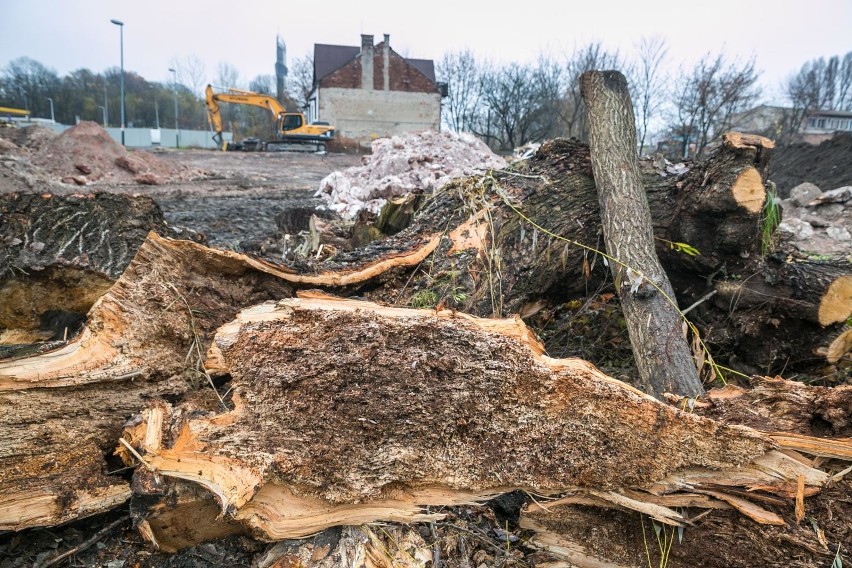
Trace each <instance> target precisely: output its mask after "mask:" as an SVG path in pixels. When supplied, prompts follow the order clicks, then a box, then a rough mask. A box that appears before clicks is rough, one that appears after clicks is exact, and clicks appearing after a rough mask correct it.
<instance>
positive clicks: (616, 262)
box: [580, 71, 763, 396]
mask: <svg viewBox="0 0 852 568" xmlns="http://www.w3.org/2000/svg"><path fill="white" fill-rule="evenodd" d="M580 89H581V91H582V94H583V100H584V101H585V103H586V107H587V108H588V111H589V139H590V145H591V149H592V170H593V171H594V173H595V185H596V186H597V189H598V198H599V201H600V204H601V220H602V223H603V234H604V240H605V241H606V248H607V252H608V253H609V255H610V259H611V262H610V270H611V271H612V276H613V280H614V282H615V289H616V292H617V293H618V296H619V298H620V299H621V308H622V310H623V311H624V318H625V321H626V322H627V331H628V333H629V335H630V343H631V345H632V346H633V359H634V362H635V364H636V367H637V369H638V370H639V378H640V381H641V383H642V384H643V386H644V387H645V388H646V390H647V391H648V392H651V393H653V394H655V395H656V396H662V394H663V393H665V392H672V393H678V394H684V395H687V396H698V395H700V394H703V393H704V387H702V385H701V380H700V379H699V378H698V369H697V368H696V366H695V361H694V359H693V356H692V353H691V351H690V348H689V344H688V343H687V341H686V337H684V333H683V319H682V317H681V315H680V312H679V310H678V307H677V304H676V301H677V300H676V296H675V293H674V290H673V289H672V286H671V283H670V282H669V279H668V276H666V272H665V270H663V267H662V265H661V264H660V260H659V259H658V258H657V254H656V251H655V250H654V235H653V231H652V229H651V211H650V209H649V208H648V202H647V199H646V197H645V188H644V187H643V186H642V180H641V177H640V175H639V168H638V166H637V159H638V156H637V154H636V127H635V125H634V123H633V104H632V103H631V101H630V94H629V92H628V89H627V79H625V77H624V75H622V74H621V73H619V72H618V71H587V72H585V73H583V75H582V77H580ZM755 174H756V176H757V185H758V186H759V187H760V186H761V183H760V181H761V180H760V174H757V173H756V172H755ZM741 177H742V176H741ZM740 179H741V178H738V180H737V181H736V182H735V183H734V185H733V187H732V188H731V192H732V194H733V196H734V197H735V198H740V194H741V193H743V192H742V191H738V188H739V187H740V186H741V185H743V184H742V183H741V181H740ZM761 189H762V188H761ZM752 198H753V196H752V195H751V193H749V196H748V199H752ZM762 205H763V200H762V199H761V200H760V201H759V202H758V204H757V210H755V211H754V213H756V212H758V211H760V208H761V207H762Z"/></svg>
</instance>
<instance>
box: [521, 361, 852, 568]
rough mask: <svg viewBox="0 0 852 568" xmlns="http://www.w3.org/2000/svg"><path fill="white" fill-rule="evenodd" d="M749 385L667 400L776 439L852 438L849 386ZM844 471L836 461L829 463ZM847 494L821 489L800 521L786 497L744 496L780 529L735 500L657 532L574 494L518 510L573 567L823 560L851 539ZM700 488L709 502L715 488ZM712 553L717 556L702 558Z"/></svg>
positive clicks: (539, 538) (781, 566)
mask: <svg viewBox="0 0 852 568" xmlns="http://www.w3.org/2000/svg"><path fill="white" fill-rule="evenodd" d="M752 387H753V388H751V389H743V388H740V387H734V386H727V387H725V388H722V389H714V390H711V391H709V392H708V393H707V396H706V398H705V399H704V400H702V401H699V402H697V403H696V402H695V401H689V400H688V399H686V398H685V397H677V396H672V397H670V401H671V402H672V403H673V404H675V405H677V406H680V407H683V408H687V407H690V408H691V409H692V411H693V412H695V413H696V414H699V415H701V416H706V417H710V418H713V419H714V420H717V421H719V422H721V423H728V424H741V425H744V426H748V427H750V428H754V429H757V430H761V431H765V432H767V431H776V432H785V434H783V435H780V434H776V435H775V436H774V437H775V439H777V440H779V441H782V443H783V439H784V438H786V439H787V440H794V439H798V440H805V439H808V438H809V439H810V441H811V442H813V443H820V441H821V440H823V441H824V440H826V437H829V436H830V437H843V438H845V439H846V440H849V439H850V438H848V436H849V435H850V434H852V387H849V386H839V387H835V388H825V387H811V386H807V385H804V384H802V383H797V382H792V381H785V380H783V379H780V378H774V379H773V378H768V377H763V378H755V379H753V385H752ZM787 453H788V455H790V456H792V457H794V458H795V459H796V460H797V461H798V462H799V463H802V464H806V465H813V464H814V463H815V460H813V459H811V458H809V457H806V456H804V455H802V454H801V453H799V452H795V451H794V452H790V451H787ZM818 459H819V458H818ZM840 469H842V466H835V467H833V468H830V470H831V471H838V470H840ZM847 473H848V472H847ZM850 492H852V481H850V480H849V478H848V476H846V477H844V476H843V475H839V476H838V477H837V478H836V479H834V480H832V481H831V482H829V483H828V484H827V486H826V488H825V489H824V490H823V491H821V492H820V493H819V494H816V495H813V496H812V497H809V498H808V499H807V500H806V501H804V500H803V501H802V513H803V514H804V516H805V517H806V518H801V517H799V516H798V515H799V514H800V513H797V508H796V507H795V506H791V505H790V503H789V502H787V501H783V500H782V501H778V500H776V499H770V498H767V497H766V496H761V495H760V493H761V492H760V490H757V491H752V492H750V493H749V495H748V498H750V499H754V498H757V497H758V496H759V497H760V499H761V501H760V502H761V506H762V507H765V508H766V509H767V510H770V511H772V512H773V513H774V514H776V515H778V516H779V517H781V518H783V519H784V521H785V524H784V525H771V524H759V523H754V522H752V521H751V520H749V519H747V518H745V517H744V516H743V515H741V514H739V513H738V512H737V511H736V505H737V503H733V504H729V505H730V507H731V508H730V509H726V508H724V507H716V508H715V509H714V510H712V511H705V514H703V515H701V520H700V521H698V522H696V523H695V524H694V525H693V526H688V527H686V528H685V529H684V530H683V531H682V532H680V533H676V532H675V531H672V530H670V529H666V528H662V529H661V528H660V526H659V524H658V525H657V526H656V527H654V526H653V525H652V523H651V521H650V519H648V518H647V517H645V518H643V517H641V516H640V515H637V514H636V513H633V512H629V511H625V510H614V509H612V508H611V507H609V506H606V505H605V508H601V505H602V503H600V502H598V503H595V502H594V501H592V500H589V499H585V500H584V499H581V498H576V497H574V498H572V497H569V498H567V499H563V500H562V502H561V503H559V502H549V503H542V506H539V505H537V504H535V503H532V504H530V505H529V506H527V507H526V509H525V511H524V512H523V514H522V519H521V523H520V524H521V526H522V527H524V528H527V529H530V530H534V531H536V533H535V535H534V536H533V537H532V538H531V539H530V541H529V543H530V544H531V545H532V546H533V547H535V548H538V549H540V550H542V551H544V552H545V553H546V555H547V557H548V559H549V560H551V561H570V562H572V563H574V564H575V565H577V566H586V565H588V566H593V565H594V564H590V563H587V564H584V563H583V561H584V560H588V559H590V558H592V559H595V560H601V559H605V561H607V562H610V563H612V565H616V566H636V565H641V564H647V560H646V558H647V557H648V556H650V558H651V560H652V563H653V564H654V565H658V564H659V563H660V562H661V558H662V557H663V555H665V556H667V557H668V558H669V562H668V563H669V565H672V566H681V565H695V564H700V565H702V566H707V567H710V568H728V567H743V568H746V567H750V566H758V565H759V566H772V567H778V568H786V567H793V568H806V567H809V566H823V565H825V566H828V565H831V562H832V559H833V558H834V556H835V555H836V554H838V555H839V553H838V547H840V548H841V549H842V550H843V551H844V552H843V554H845V551H846V550H848V547H849V545H850V543H852V524H850V522H849V518H850V515H852V500H850V499H849V498H848V497H847V496H848V495H849V493H850ZM698 493H699V494H701V495H704V496H705V497H706V498H713V496H712V492H711V493H707V492H701V491H700V490H699V491H698ZM739 504H741V503H739ZM693 514H694V515H696V514H698V513H697V511H695V513H693ZM643 533H644V535H643ZM658 535H662V536H663V538H662V539H661V540H662V542H663V545H662V547H663V548H664V549H665V550H664V551H661V545H660V544H658V542H659V541H658V540H657V538H658ZM669 545H670V548H669ZM708 550H712V551H713V553H712V554H709V555H708V554H706V551H708Z"/></svg>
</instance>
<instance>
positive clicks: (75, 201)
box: [0, 193, 177, 345]
mask: <svg viewBox="0 0 852 568" xmlns="http://www.w3.org/2000/svg"><path fill="white" fill-rule="evenodd" d="M149 231H157V232H158V233H159V234H161V235H163V236H177V233H176V231H175V230H173V229H171V228H170V227H169V226H168V225H167V223H166V221H165V219H164V218H163V214H162V212H161V211H160V208H159V207H158V206H157V204H156V203H155V202H154V201H153V200H152V199H151V198H149V197H143V196H128V195H118V194H108V193H95V194H87V195H65V196H60V195H51V194H49V193H40V194H36V193H29V194H25V193H10V194H3V195H0V345H2V344H15V343H17V344H25V343H32V342H33V341H35V340H38V339H54V340H62V339H63V338H66V337H69V336H73V335H74V334H75V333H76V332H77V331H78V330H79V327H80V325H81V324H82V321H83V320H84V319H85V314H86V312H88V311H89V308H91V307H92V305H93V304H94V303H95V300H97V299H98V298H99V297H101V296H102V295H103V294H104V293H105V292H106V291H107V290H108V289H109V287H110V286H112V284H113V282H115V280H116V279H117V278H118V277H119V276H120V275H121V273H122V272H123V271H124V269H125V268H126V267H127V265H128V264H129V263H130V260H131V259H132V258H133V255H135V254H136V251H137V250H138V248H139V246H140V245H141V244H142V241H144V240H145V237H146V236H147V234H148V232H149ZM4 330H5V332H4Z"/></svg>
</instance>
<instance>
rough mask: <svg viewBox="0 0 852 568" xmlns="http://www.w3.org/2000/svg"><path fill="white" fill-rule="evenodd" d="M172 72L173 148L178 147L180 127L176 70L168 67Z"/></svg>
mask: <svg viewBox="0 0 852 568" xmlns="http://www.w3.org/2000/svg"><path fill="white" fill-rule="evenodd" d="M169 71H171V72H172V88H173V90H174V92H175V148H180V128H178V100H177V71H175V69H174V68H173V67H169Z"/></svg>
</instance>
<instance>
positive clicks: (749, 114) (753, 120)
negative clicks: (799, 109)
mask: <svg viewBox="0 0 852 568" xmlns="http://www.w3.org/2000/svg"><path fill="white" fill-rule="evenodd" d="M792 116H793V109H792V108H786V107H777V106H769V105H760V106H757V107H754V108H753V109H749V110H747V111H744V112H741V113H737V114H735V115H733V116H732V117H731V125H730V127H729V128H728V130H737V131H739V132H748V133H751V134H760V135H762V136H766V137H768V138H772V139H778V138H780V137H781V136H782V135H783V134H785V133H786V131H787V129H788V128H790V122H791V120H792ZM797 132H798V133H799V135H798V136H797V137H796V139H799V140H802V141H804V142H810V143H811V144H819V143H820V142H823V141H824V140H828V139H830V138H831V137H833V136H834V135H835V134H836V133H837V132H852V112H844V111H838V110H813V111H808V112H806V113H805V114H804V117H803V118H802V122H801V124H799V125H798V130H797Z"/></svg>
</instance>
